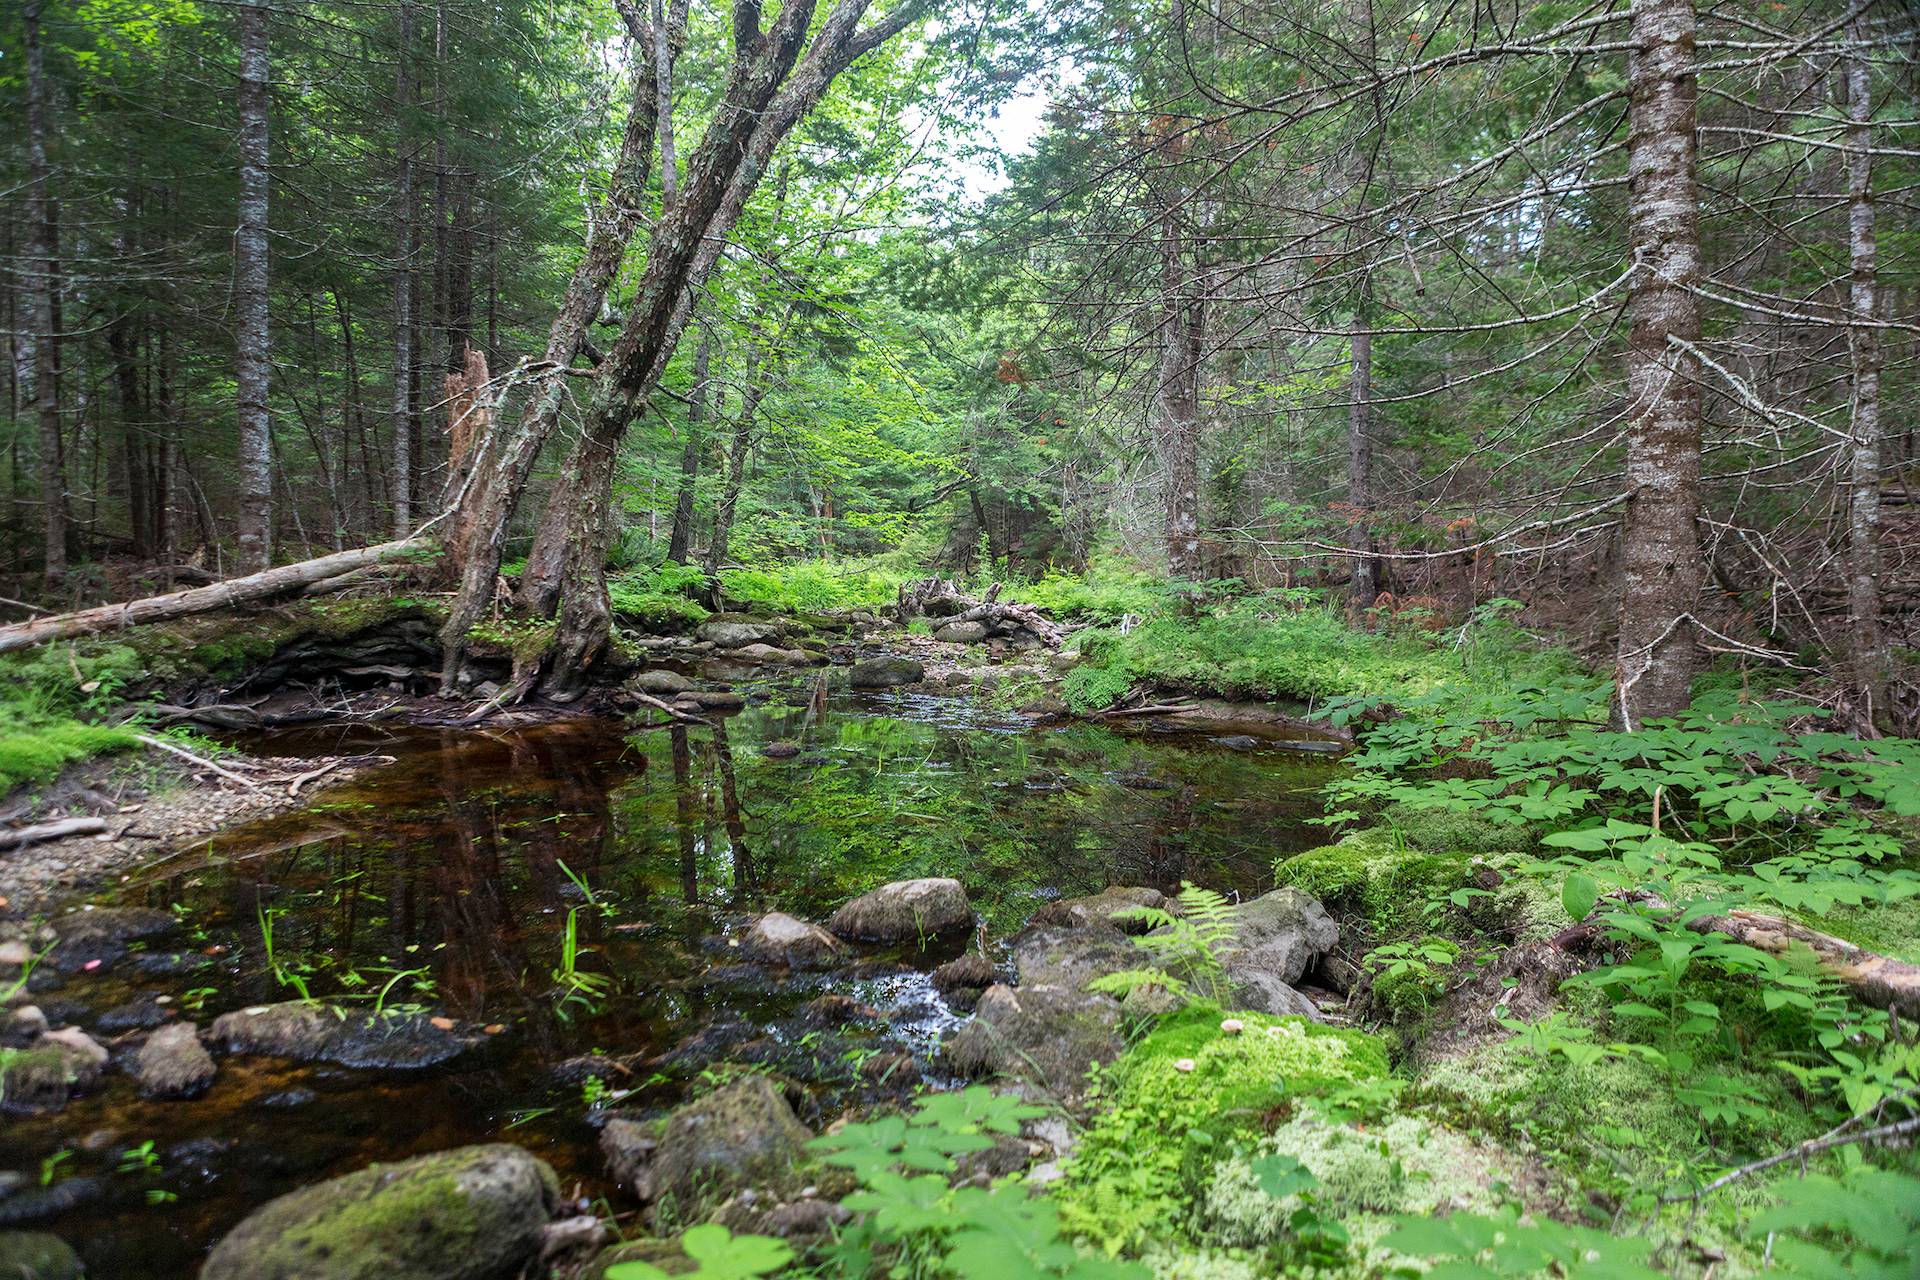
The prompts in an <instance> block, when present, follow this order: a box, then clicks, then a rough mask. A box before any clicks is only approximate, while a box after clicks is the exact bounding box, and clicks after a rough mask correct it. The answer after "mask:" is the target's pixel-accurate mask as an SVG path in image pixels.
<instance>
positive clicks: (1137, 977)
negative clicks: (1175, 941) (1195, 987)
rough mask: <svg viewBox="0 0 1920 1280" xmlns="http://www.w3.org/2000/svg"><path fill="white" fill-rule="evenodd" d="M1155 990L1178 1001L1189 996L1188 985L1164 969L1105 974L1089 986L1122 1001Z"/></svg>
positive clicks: (1088, 988) (1088, 985)
mask: <svg viewBox="0 0 1920 1280" xmlns="http://www.w3.org/2000/svg"><path fill="white" fill-rule="evenodd" d="M1154 988H1158V989H1159V990H1162V991H1165V992H1167V993H1168V994H1169V995H1172V996H1174V997H1175V998H1176V999H1181V1000H1184V999H1186V997H1187V995H1188V989H1187V984H1186V983H1184V982H1182V981H1181V980H1180V979H1178V978H1176V977H1174V976H1173V975H1172V974H1170V973H1168V972H1167V971H1166V970H1164V969H1122V970H1120V971H1119V972H1117V973H1103V974H1101V975H1100V976H1099V977H1097V978H1095V979H1094V980H1093V981H1092V982H1089V983H1088V984H1087V990H1089V991H1098V992H1100V993H1101V994H1102V995H1109V996H1114V997H1116V998H1118V999H1121V1000H1125V999H1126V998H1127V997H1128V996H1130V995H1132V994H1133V993H1134V992H1136V991H1140V990H1142V989H1147V990H1151V989H1154Z"/></svg>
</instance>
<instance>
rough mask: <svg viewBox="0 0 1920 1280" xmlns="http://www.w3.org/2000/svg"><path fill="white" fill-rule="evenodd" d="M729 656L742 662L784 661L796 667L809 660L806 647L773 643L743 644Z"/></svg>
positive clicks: (777, 662) (774, 662)
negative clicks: (791, 646)
mask: <svg viewBox="0 0 1920 1280" xmlns="http://www.w3.org/2000/svg"><path fill="white" fill-rule="evenodd" d="M727 656H728V657H729V658H735V659H738V660H739V661H741V662H764V663H773V664H783V663H784V664H786V665H788V666H795V667H803V666H805V665H806V664H807V662H808V660H809V658H808V654H807V651H806V650H804V649H782V648H780V647H779V646H778V645H772V644H748V645H742V646H740V647H739V648H738V649H735V650H734V651H733V652H731V653H729V654H728V655H727Z"/></svg>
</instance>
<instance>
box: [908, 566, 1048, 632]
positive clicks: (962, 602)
mask: <svg viewBox="0 0 1920 1280" xmlns="http://www.w3.org/2000/svg"><path fill="white" fill-rule="evenodd" d="M894 613H895V615H896V616H897V617H898V618H899V619H900V621H901V622H907V621H909V620H911V619H913V618H915V617H925V618H938V619H940V620H941V621H942V626H941V628H940V630H941V631H946V630H948V629H949V628H953V633H952V634H951V636H950V638H952V639H964V640H967V641H984V640H992V639H1004V640H1011V641H1014V642H1016V643H1019V642H1022V641H1026V642H1029V643H1033V644H1040V645H1045V646H1046V647H1047V648H1049V649H1058V648H1059V647H1060V642H1061V641H1062V640H1063V639H1065V633H1064V632H1062V631H1061V630H1060V628H1059V627H1058V626H1056V625H1054V623H1053V622H1051V621H1050V620H1049V619H1048V618H1047V616H1046V615H1045V614H1043V613H1041V612H1040V610H1038V609H1037V608H1035V607H1034V606H1032V605H1030V604H1014V603H1008V602H1004V601H1002V600H1001V599H1000V584H999V583H997V582H996V583H994V584H993V585H992V586H991V587H989V588H988V589H987V594H986V596H985V597H984V598H977V597H974V596H969V595H968V594H966V592H965V591H963V590H961V588H960V586H959V584H958V583H956V582H954V581H953V580H952V579H951V578H920V579H917V580H915V581H912V582H903V583H901V584H900V592H899V596H898V599H897V601H896V603H895V605H894ZM969 624H973V625H972V626H970V625H969ZM976 627H977V630H976V629H975V628H976ZM936 634H937V633H936Z"/></svg>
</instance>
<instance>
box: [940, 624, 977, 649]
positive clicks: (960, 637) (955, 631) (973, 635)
mask: <svg viewBox="0 0 1920 1280" xmlns="http://www.w3.org/2000/svg"><path fill="white" fill-rule="evenodd" d="M933 638H934V639H935V640H943V641H945V642H946V643H948V644H979V643H980V642H981V641H982V640H985V639H986V638H987V624H986V623H984V622H949V623H948V624H947V625H946V626H944V627H941V628H940V629H939V630H938V631H935V632H934V633H933Z"/></svg>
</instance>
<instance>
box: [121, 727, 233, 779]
mask: <svg viewBox="0 0 1920 1280" xmlns="http://www.w3.org/2000/svg"><path fill="white" fill-rule="evenodd" d="M134 737H136V738H138V739H139V740H140V741H141V742H144V743H145V744H146V745H148V746H149V747H158V748H159V749H160V750H162V751H165V752H167V753H169V754H171V755H176V756H179V757H180V758H181V759H182V760H187V761H191V762H192V763H194V764H197V765H199V766H200V767H201V768H202V769H211V770H213V771H214V772H215V773H217V774H219V775H220V776H221V777H223V778H226V779H228V780H230V781H233V782H237V783H239V784H240V785H241V786H243V787H245V788H247V789H248V790H249V791H258V790H259V789H260V784H259V783H257V782H255V781H254V780H253V779H252V778H243V777H241V776H240V775H239V774H237V773H235V772H234V771H233V770H231V769H223V768H221V767H220V766H219V765H217V764H215V763H214V762H213V761H211V760H208V759H205V758H203V757H201V756H197V755H195V754H193V752H191V751H183V750H181V749H180V748H179V747H176V746H174V745H173V744H172V743H171V742H165V741H162V740H161V739H159V738H155V737H152V736H150V735H148V734H144V733H137V734H135V735H134Z"/></svg>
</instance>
